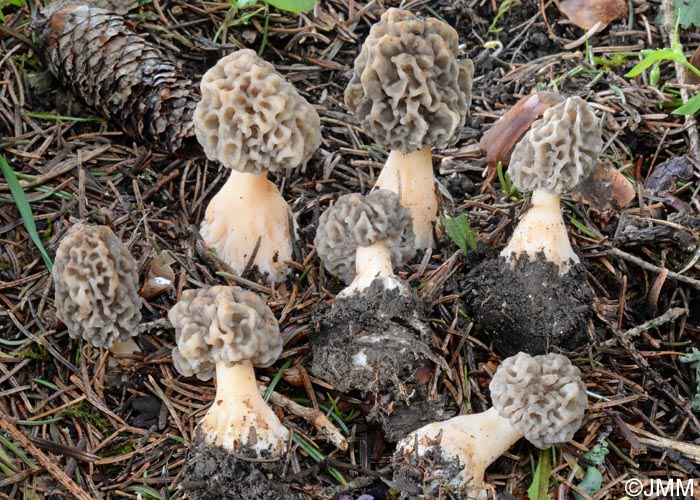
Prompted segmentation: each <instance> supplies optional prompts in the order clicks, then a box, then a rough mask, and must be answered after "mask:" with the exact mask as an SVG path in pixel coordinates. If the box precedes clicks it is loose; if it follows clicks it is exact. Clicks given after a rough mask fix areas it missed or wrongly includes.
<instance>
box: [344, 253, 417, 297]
mask: <svg viewBox="0 0 700 500" xmlns="http://www.w3.org/2000/svg"><path fill="white" fill-rule="evenodd" d="M375 279H380V280H382V282H383V283H384V288H385V289H387V290H390V289H393V288H402V287H403V286H404V285H403V283H402V282H401V280H399V278H398V277H396V276H395V275H394V270H393V267H392V265H391V251H390V250H389V248H388V247H387V246H386V243H385V241H384V240H382V241H380V242H379V243H375V244H374V245H370V246H368V247H357V251H356V254H355V279H353V280H352V283H350V285H348V287H347V288H345V289H344V290H343V291H342V292H340V294H339V296H340V297H344V296H347V295H353V294H355V293H358V292H361V291H363V290H366V289H367V288H369V286H370V285H371V284H372V282H373V281H374V280H375Z"/></svg>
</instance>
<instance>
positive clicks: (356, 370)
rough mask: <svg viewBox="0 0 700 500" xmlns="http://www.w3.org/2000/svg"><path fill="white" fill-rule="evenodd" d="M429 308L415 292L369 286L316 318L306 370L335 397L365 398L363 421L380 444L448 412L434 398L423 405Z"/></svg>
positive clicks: (428, 371) (434, 359)
mask: <svg viewBox="0 0 700 500" xmlns="http://www.w3.org/2000/svg"><path fill="white" fill-rule="evenodd" d="M428 310H429V309H428V306H427V304H425V303H424V302H423V301H422V300H421V299H420V298H418V297H417V296H416V295H415V294H414V293H409V294H405V293H401V292H400V291H399V290H398V289H393V290H385V289H384V285H383V283H382V282H381V281H379V280H376V281H374V283H372V285H371V286H370V287H369V288H368V289H367V290H365V291H364V292H363V293H360V294H354V295H351V296H349V297H340V298H337V299H336V300H335V301H334V302H333V305H332V306H331V308H330V309H325V310H322V311H320V312H319V313H317V314H316V317H315V318H314V319H315V323H316V328H315V332H314V333H313V334H312V335H311V343H312V346H313V364H312V369H313V372H314V374H315V375H316V376H318V377H320V378H322V379H324V380H326V381H327V382H330V383H331V384H333V385H334V386H335V387H336V388H337V389H338V390H339V391H342V392H350V391H353V390H358V391H360V392H362V393H363V394H368V393H370V394H372V395H373V396H374V397H373V401H374V406H373V408H372V409H371V410H370V412H369V413H368V415H367V419H368V420H369V421H370V422H378V423H380V424H381V426H382V429H383V430H384V433H385V437H386V439H387V441H390V442H393V441H397V440H398V439H400V438H401V437H403V436H404V435H405V434H406V433H407V432H409V431H412V430H414V429H416V428H418V427H421V426H422V425H424V424H425V423H428V422H432V421H435V420H444V419H446V418H449V417H450V416H452V414H453V412H452V411H450V410H448V409H446V407H445V405H446V400H445V398H443V397H442V396H440V395H438V396H436V397H435V398H434V399H428V397H429V388H430V385H431V382H432V372H433V369H432V367H434V365H435V364H440V365H442V366H446V362H445V361H444V360H443V359H442V358H440V357H439V356H437V355H435V354H433V352H432V351H431V349H430V344H431V341H432V338H431V334H430V329H429V327H428V324H427V317H428Z"/></svg>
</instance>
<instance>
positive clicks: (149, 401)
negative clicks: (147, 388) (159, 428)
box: [131, 396, 163, 429]
mask: <svg viewBox="0 0 700 500" xmlns="http://www.w3.org/2000/svg"><path fill="white" fill-rule="evenodd" d="M162 404H163V403H161V401H160V400H159V399H158V398H156V397H153V396H138V397H136V398H134V400H133V401H132V402H131V407H132V408H133V410H134V412H135V416H134V417H133V419H132V420H131V425H133V426H134V427H138V428H139V429H149V428H151V427H152V426H154V425H156V424H158V417H159V415H160V409H161V406H162Z"/></svg>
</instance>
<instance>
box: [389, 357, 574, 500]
mask: <svg viewBox="0 0 700 500" xmlns="http://www.w3.org/2000/svg"><path fill="white" fill-rule="evenodd" d="M489 388H490V390H491V398H492V399H493V407H492V408H490V409H489V410H487V411H485V412H483V413H478V414H472V415H461V416H459V417H454V418H452V419H450V420H446V421H444V422H437V423H432V424H429V425H426V426H425V427H422V428H420V429H418V430H416V431H414V432H412V433H410V434H409V435H407V436H406V437H404V438H403V439H402V440H401V441H400V442H399V443H398V445H397V448H396V453H395V455H394V461H395V464H396V466H395V472H394V479H395V481H396V482H397V483H409V484H415V485H417V486H419V488H421V489H422V492H423V494H422V495H421V496H419V497H412V498H428V497H430V498H454V499H461V498H474V499H486V498H490V496H488V489H487V488H486V486H485V485H484V473H485V471H486V468H487V467H488V466H489V465H490V464H491V463H493V462H494V461H495V460H496V459H497V458H498V457H500V456H501V455H503V453H505V452H506V451H507V450H508V448H510V447H511V446H512V445H513V444H514V443H515V442H516V441H518V440H519V439H520V438H521V437H523V436H524V437H525V438H526V439H527V440H528V441H530V442H531V443H532V444H534V445H535V446H537V447H538V448H540V449H545V448H548V447H550V446H554V445H556V444H558V443H564V442H567V441H569V440H570V439H571V438H572V437H573V435H574V433H575V432H576V431H577V430H578V429H579V427H580V426H581V422H582V421H583V416H584V412H585V410H586V406H587V397H586V385H585V384H584V383H583V381H582V380H581V374H580V372H579V370H578V368H576V367H575V366H573V365H572V364H571V362H570V361H569V360H568V359H567V358H566V357H564V356H562V355H560V354H548V355H546V356H535V357H532V356H530V355H529V354H526V353H519V354H517V355H516V356H513V357H510V358H508V359H506V360H504V361H503V363H502V364H501V366H500V367H499V368H498V370H497V371H496V373H495V375H494V377H493V380H492V381H491V384H490V386H489ZM402 498H407V496H402Z"/></svg>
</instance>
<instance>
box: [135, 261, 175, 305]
mask: <svg viewBox="0 0 700 500" xmlns="http://www.w3.org/2000/svg"><path fill="white" fill-rule="evenodd" d="M173 262H174V260H173V259H172V256H171V255H170V254H169V252H161V253H160V254H158V256H157V257H156V258H155V259H151V261H150V262H149V263H148V269H147V271H146V278H145V279H144V280H143V285H142V286H141V290H139V294H140V295H141V296H142V297H143V298H144V299H146V300H149V299H152V298H153V297H155V296H156V295H159V294H161V293H163V292H165V291H166V290H170V289H172V288H173V287H174V286H175V272H174V271H173V269H172V267H171V266H170V265H171V264H172V263H173Z"/></svg>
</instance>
